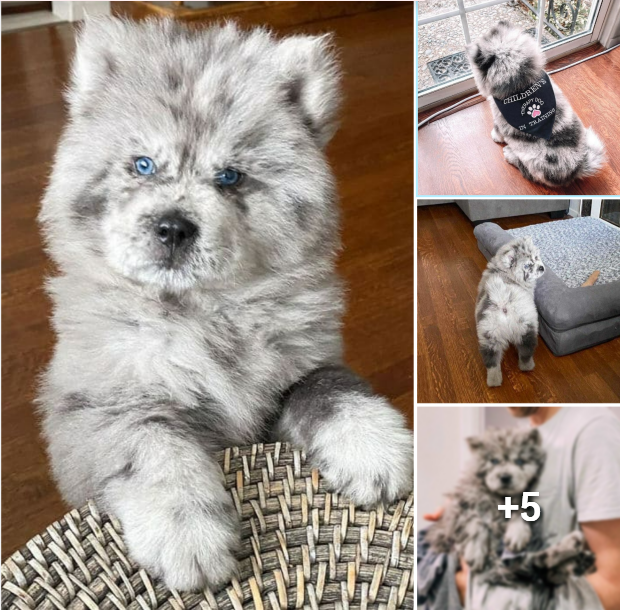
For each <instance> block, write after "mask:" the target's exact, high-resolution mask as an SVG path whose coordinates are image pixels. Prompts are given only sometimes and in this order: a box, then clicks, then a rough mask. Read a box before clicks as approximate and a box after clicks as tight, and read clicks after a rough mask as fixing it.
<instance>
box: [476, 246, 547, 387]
mask: <svg viewBox="0 0 620 610" xmlns="http://www.w3.org/2000/svg"><path fill="white" fill-rule="evenodd" d="M544 272H545V266H544V265H543V263H542V261H541V260H540V253H539V251H538V248H537V247H536V246H535V245H534V243H533V242H532V239H531V237H523V238H519V239H515V240H513V241H511V242H509V243H507V244H506V245H504V246H502V247H501V248H500V249H499V250H498V251H497V253H496V254H495V256H494V257H493V258H492V259H491V260H490V261H489V263H488V264H487V268H486V269H485V270H484V272H483V273H482V279H481V280H480V284H479V285H478V297H477V299H476V331H477V333H478V346H479V349H480V354H481V355H482V360H483V361H484V366H486V368H487V385H488V386H489V387H496V386H500V385H502V356H503V354H504V351H505V350H506V348H507V347H508V346H509V345H510V344H511V343H512V344H513V345H515V346H516V348H517V350H518V352H519V368H520V369H521V370H522V371H531V370H532V369H533V368H534V351H535V350H536V345H537V344H538V312H537V310H536V304H535V303H534V288H535V286H536V280H537V279H538V278H539V277H540V276H541V275H542V274H543V273H544Z"/></svg>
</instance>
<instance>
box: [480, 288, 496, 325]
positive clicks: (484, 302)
mask: <svg viewBox="0 0 620 610" xmlns="http://www.w3.org/2000/svg"><path fill="white" fill-rule="evenodd" d="M483 294H484V296H482V294H481V295H480V298H481V299H482V305H480V307H479V308H478V310H477V311H476V322H480V320H482V318H483V317H484V315H485V314H486V312H487V310H488V309H489V308H490V307H492V306H493V302H492V301H491V299H490V298H489V295H488V294H486V293H483Z"/></svg>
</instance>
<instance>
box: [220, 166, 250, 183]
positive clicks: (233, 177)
mask: <svg viewBox="0 0 620 610" xmlns="http://www.w3.org/2000/svg"><path fill="white" fill-rule="evenodd" d="M242 178H243V174H242V173H241V172H238V171H237V170H236V169H233V168H232V167H227V168H226V169H223V170H221V171H219V172H218V173H217V174H215V183H216V184H219V185H220V186H235V185H236V184H239V183H240V182H241V179H242Z"/></svg>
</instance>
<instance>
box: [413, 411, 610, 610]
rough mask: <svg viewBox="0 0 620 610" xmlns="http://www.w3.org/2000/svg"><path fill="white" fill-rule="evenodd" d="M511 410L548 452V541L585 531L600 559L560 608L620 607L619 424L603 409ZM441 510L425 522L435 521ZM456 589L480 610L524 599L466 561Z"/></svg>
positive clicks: (543, 503)
mask: <svg viewBox="0 0 620 610" xmlns="http://www.w3.org/2000/svg"><path fill="white" fill-rule="evenodd" d="M508 410H509V411H510V413H511V414H512V415H513V416H515V417H528V418H529V421H530V423H531V425H532V426H535V427H537V429H538V430H539V432H540V434H541V436H542V440H543V448H544V449H545V451H546V453H547V461H546V465H545V469H544V471H543V473H542V476H541V479H540V483H539V485H538V490H539V492H540V496H539V497H538V498H537V499H536V501H537V502H538V504H539V505H540V507H541V509H542V516H541V519H542V520H543V522H542V530H543V533H544V537H545V541H546V544H547V545H551V544H554V543H555V542H557V541H558V540H560V539H561V538H562V537H563V536H565V535H566V534H568V533H570V532H571V531H574V530H577V529H581V531H582V532H583V534H584V536H585V538H586V540H587V542H588V545H589V547H590V550H591V551H592V552H593V553H594V554H595V556H596V571H595V572H594V573H592V574H589V575H587V576H585V577H581V578H574V579H571V580H570V581H569V582H568V583H567V584H566V585H563V586H560V587H558V588H557V589H556V590H555V596H554V601H555V603H556V606H555V608H556V610H620V579H619V578H618V574H620V486H619V485H618V482H619V481H620V421H619V420H618V419H617V418H616V417H614V416H613V414H612V413H611V412H610V411H609V410H608V409H606V408H599V407H564V408H563V407H508ZM442 512H443V509H441V510H439V511H437V512H436V513H434V514H431V515H425V518H426V519H427V520H429V521H436V520H438V519H439V518H441V514H442ZM482 576H483V575H482ZM456 587H457V589H458V593H459V596H460V599H461V602H463V601H465V600H466V601H465V607H466V608H472V609H475V610H486V609H488V608H493V609H495V608H499V607H511V608H512V607H513V606H512V605H510V604H511V603H514V602H515V601H516V599H515V595H518V592H516V591H514V590H512V589H502V588H501V587H491V586H489V585H488V584H486V583H484V579H483V578H479V577H472V575H471V574H469V570H468V567H467V564H465V562H463V561H462V560H461V570H460V571H459V572H457V573H456ZM502 603H503V604H504V605H503V606H502V605H501V604H502ZM498 604H500V605H498Z"/></svg>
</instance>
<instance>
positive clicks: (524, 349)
mask: <svg viewBox="0 0 620 610" xmlns="http://www.w3.org/2000/svg"><path fill="white" fill-rule="evenodd" d="M537 345H538V335H537V334H536V332H535V331H534V329H533V328H528V330H527V331H526V332H525V334H524V335H523V336H522V337H521V340H520V341H519V344H518V345H517V348H518V350H519V357H520V358H521V359H522V360H524V361H526V362H527V361H528V360H529V359H530V358H531V357H532V356H533V355H534V351H535V350H536V346H537Z"/></svg>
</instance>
